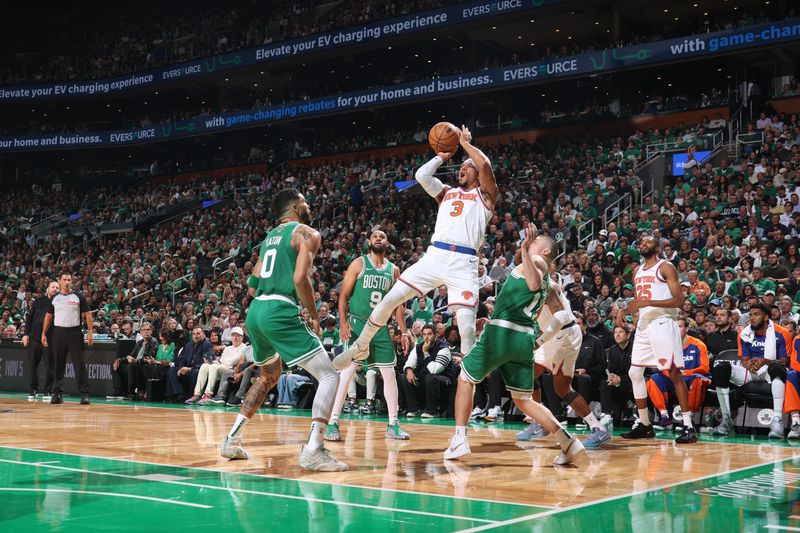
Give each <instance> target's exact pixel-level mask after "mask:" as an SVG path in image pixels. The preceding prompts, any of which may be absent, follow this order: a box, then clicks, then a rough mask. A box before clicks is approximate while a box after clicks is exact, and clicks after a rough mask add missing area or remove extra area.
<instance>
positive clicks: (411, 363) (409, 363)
mask: <svg viewBox="0 0 800 533" xmlns="http://www.w3.org/2000/svg"><path fill="white" fill-rule="evenodd" d="M409 368H410V369H411V370H414V371H416V369H417V347H416V346H414V347H413V348H411V353H409V354H408V359H406V365H405V366H404V367H403V371H404V372H405V371H406V370H407V369H409Z"/></svg>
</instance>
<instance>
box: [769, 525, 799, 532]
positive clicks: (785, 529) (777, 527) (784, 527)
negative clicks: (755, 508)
mask: <svg viewBox="0 0 800 533" xmlns="http://www.w3.org/2000/svg"><path fill="white" fill-rule="evenodd" d="M764 529H780V530H782V531H800V527H792V526H778V525H768V526H764Z"/></svg>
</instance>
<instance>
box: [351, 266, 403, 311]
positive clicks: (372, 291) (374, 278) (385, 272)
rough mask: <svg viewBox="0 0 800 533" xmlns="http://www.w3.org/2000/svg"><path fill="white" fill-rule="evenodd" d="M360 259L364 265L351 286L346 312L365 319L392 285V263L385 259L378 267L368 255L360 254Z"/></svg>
mask: <svg viewBox="0 0 800 533" xmlns="http://www.w3.org/2000/svg"><path fill="white" fill-rule="evenodd" d="M362 259H363V260H364V267H363V268H362V270H361V273H360V274H359V275H358V278H357V279H356V284H355V287H353V294H352V295H351V296H350V307H349V309H348V313H350V314H351V315H353V316H357V317H359V318H363V319H364V320H366V319H368V318H369V315H370V313H372V310H373V309H375V306H377V305H378V304H379V303H381V300H383V297H384V296H386V293H387V292H389V289H391V288H392V285H394V265H393V264H392V262H391V261H388V260H386V261H385V262H384V264H383V267H381V268H378V267H376V266H375V265H374V264H372V261H371V260H370V258H369V255H364V256H362Z"/></svg>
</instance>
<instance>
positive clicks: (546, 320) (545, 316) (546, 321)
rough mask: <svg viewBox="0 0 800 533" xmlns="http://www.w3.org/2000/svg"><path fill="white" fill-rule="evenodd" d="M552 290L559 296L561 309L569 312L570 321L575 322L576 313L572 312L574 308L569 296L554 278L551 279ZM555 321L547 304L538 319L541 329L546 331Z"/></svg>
mask: <svg viewBox="0 0 800 533" xmlns="http://www.w3.org/2000/svg"><path fill="white" fill-rule="evenodd" d="M550 290H551V291H555V293H556V294H558V302H559V303H560V304H561V307H562V308H563V309H564V311H566V312H567V316H569V318H570V320H571V321H572V322H574V321H575V313H573V312H572V306H571V305H570V304H569V300H567V295H566V294H564V291H562V290H561V286H560V285H559V284H558V282H557V281H555V280H554V279H552V278H550ZM553 320H554V319H553V313H552V311H550V307H549V306H548V305H547V303H546V302H545V304H544V305H543V306H542V308H541V309H540V310H539V316H537V317H536V321H537V322H538V323H539V327H540V328H541V329H542V330H545V329H547V326H549V325H550V323H551V322H552V321H553Z"/></svg>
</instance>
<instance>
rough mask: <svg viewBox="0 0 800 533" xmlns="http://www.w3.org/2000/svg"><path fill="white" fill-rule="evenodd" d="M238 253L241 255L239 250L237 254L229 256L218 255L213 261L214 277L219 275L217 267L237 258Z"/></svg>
mask: <svg viewBox="0 0 800 533" xmlns="http://www.w3.org/2000/svg"><path fill="white" fill-rule="evenodd" d="M259 246H261V245H260V244H259ZM238 255H239V252H236V253H235V254H231V255H229V256H228V257H217V258H216V259H214V261H213V262H212V263H211V268H212V272H213V273H214V277H216V276H217V268H218V267H219V265H221V264H222V263H224V262H226V261H231V260H233V259H235V258H236V257H237V256H238Z"/></svg>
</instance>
